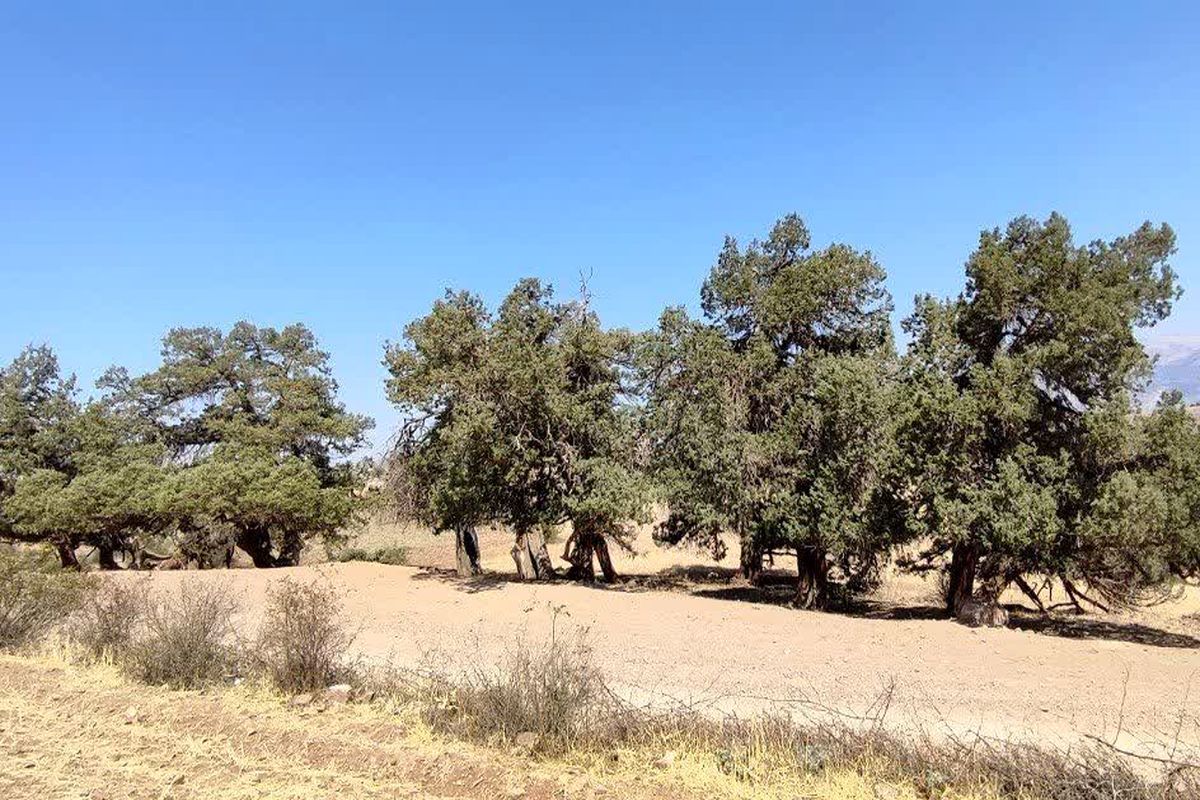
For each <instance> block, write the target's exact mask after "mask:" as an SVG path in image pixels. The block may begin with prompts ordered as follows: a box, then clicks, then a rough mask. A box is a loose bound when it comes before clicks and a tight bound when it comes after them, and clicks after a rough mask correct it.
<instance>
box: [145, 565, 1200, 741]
mask: <svg viewBox="0 0 1200 800" xmlns="http://www.w3.org/2000/svg"><path fill="white" fill-rule="evenodd" d="M285 576H286V577H292V578H296V579H302V580H308V579H312V578H316V577H318V576H323V577H324V578H325V579H328V580H330V581H332V582H333V583H334V584H335V585H336V586H338V587H339V588H340V589H341V590H342V591H343V592H344V596H345V602H346V608H347V611H348V613H349V615H350V617H351V618H352V619H353V620H355V621H356V623H357V624H359V625H361V628H360V631H359V635H358V638H357V641H356V643H355V648H356V650H357V652H359V653H360V654H362V655H364V656H367V657H370V658H372V659H376V660H389V661H392V662H394V663H397V664H400V665H405V666H420V665H429V664H430V663H432V664H435V665H437V666H440V667H443V668H450V669H454V668H459V667H462V666H464V665H466V664H467V663H471V662H474V663H484V664H491V663H495V662H496V661H497V660H498V659H500V658H501V657H502V656H503V654H504V653H505V651H506V650H508V649H510V648H511V647H512V646H513V643H514V641H515V640H517V639H518V638H520V637H522V636H525V637H528V638H530V639H534V640H536V639H543V638H545V637H546V636H548V635H549V632H550V629H551V624H552V620H553V619H555V618H556V621H555V623H554V624H555V626H556V627H557V630H558V632H559V635H574V634H576V633H578V634H580V635H583V636H585V637H586V640H587V641H588V643H589V644H590V645H591V647H592V648H593V650H594V653H595V659H596V661H597V664H598V665H599V666H600V668H601V669H602V670H603V671H604V673H605V674H606V675H607V677H608V678H609V680H610V681H611V682H612V684H613V685H614V686H615V687H616V688H617V689H618V690H619V691H621V692H623V693H624V694H625V695H626V696H627V697H630V698H632V699H635V700H638V701H646V702H656V703H672V702H682V703H687V704H692V705H700V706H702V707H704V708H706V709H708V710H710V711H713V712H736V713H739V714H751V713H755V712H758V711H762V710H766V709H779V708H786V709H788V710H790V711H792V712H793V713H796V714H807V715H817V716H819V715H821V714H826V713H831V710H832V711H835V712H837V713H845V714H865V713H870V710H871V708H872V707H873V706H876V704H877V703H878V702H879V700H880V698H881V696H884V695H886V696H887V698H888V702H889V711H888V720H889V721H890V722H891V723H892V724H895V725H898V726H905V725H908V726H913V725H920V726H922V727H924V728H926V729H927V730H931V731H933V732H937V731H938V730H954V731H962V730H979V731H981V732H983V733H985V734H988V735H993V736H997V737H1016V738H1034V739H1037V740H1039V741H1042V742H1048V743H1058V744H1069V743H1071V742H1073V741H1076V740H1077V739H1078V737H1080V736H1081V735H1088V734H1090V735H1095V736H1099V737H1101V738H1103V739H1105V740H1108V741H1117V742H1118V743H1119V744H1120V745H1121V746H1123V747H1127V748H1130V749H1135V750H1142V751H1145V752H1148V753H1159V754H1161V753H1163V752H1165V751H1169V750H1170V749H1171V748H1172V747H1176V743H1177V742H1178V747H1176V750H1177V752H1184V751H1186V752H1190V753H1195V752H1198V751H1200V650H1198V649H1194V648H1188V647H1163V646H1153V645H1149V644H1139V643H1134V642H1126V641H1110V640H1105V639H1069V638H1063V637H1058V636H1052V635H1048V634H1044V633H1033V632H1029V631H1020V630H973V629H969V628H965V627H963V626H961V625H957V624H955V623H952V622H948V621H945V620H922V619H912V620H893V619H869V618H858V617H848V616H843V615H836V614H823V613H815V612H802V611H796V610H793V609H790V608H783V607H776V606H769V605H758V604H751V603H739V602H731V601H729V600H720V599H710V598H704V597H696V596H691V595H688V594H683V593H675V592H661V591H621V590H609V589H601V588H588V587H583V586H576V585H569V584H549V585H524V584H517V583H511V582H507V581H497V580H488V579H482V580H476V581H459V580H457V579H453V578H448V577H446V576H445V575H442V574H438V573H430V572H426V571H422V570H418V569H414V568H409V567H390V566H382V565H378V564H341V565H327V566H322V567H300V568H296V569H292V570H274V571H256V570H233V571H229V572H218V571H214V572H206V573H176V574H164V573H159V574H157V575H156V576H155V577H154V580H155V581H156V582H157V583H158V584H160V585H167V584H171V583H173V582H177V581H180V580H203V581H213V582H217V583H220V584H222V585H225V586H227V587H228V589H229V591H231V592H234V593H236V594H238V595H240V596H241V598H242V600H243V601H244V604H245V606H246V608H248V609H254V608H257V607H259V606H260V605H261V603H260V600H261V598H262V596H263V593H264V591H265V589H266V586H267V584H268V583H269V582H270V581H274V580H279V579H281V578H283V577H285ZM125 577H126V576H122V578H125ZM253 615H254V612H253V611H248V612H247V616H246V618H245V619H244V620H243V625H244V626H245V627H246V628H247V629H248V630H249V629H252V628H253V626H254V625H255V624H256V621H255V619H253ZM1180 748H1182V750H1180Z"/></svg>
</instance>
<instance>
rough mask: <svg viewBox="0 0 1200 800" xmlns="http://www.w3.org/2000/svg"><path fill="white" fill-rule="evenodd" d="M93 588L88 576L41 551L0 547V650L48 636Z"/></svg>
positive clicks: (32, 642) (16, 646) (31, 642)
mask: <svg viewBox="0 0 1200 800" xmlns="http://www.w3.org/2000/svg"><path fill="white" fill-rule="evenodd" d="M94 589H95V583H94V581H93V580H92V579H90V578H89V577H88V576H86V575H82V574H80V573H78V572H70V571H66V570H63V569H60V568H59V567H58V565H57V564H55V563H54V562H53V561H51V560H50V559H49V558H47V557H46V556H45V555H44V554H42V553H35V552H31V551H25V550H18V549H16V548H12V547H0V650H14V649H17V648H20V647H25V646H27V645H31V644H34V643H36V642H37V641H39V640H40V639H42V638H44V637H46V636H47V635H49V634H50V633H51V632H52V631H53V630H54V629H55V628H57V627H58V626H59V625H61V624H62V623H63V622H65V621H66V620H67V618H68V617H70V616H71V614H72V613H74V612H75V611H76V609H78V608H79V607H80V606H81V605H82V604H83V603H84V602H85V600H86V599H87V597H88V595H89V594H90V593H91V592H92V591H94Z"/></svg>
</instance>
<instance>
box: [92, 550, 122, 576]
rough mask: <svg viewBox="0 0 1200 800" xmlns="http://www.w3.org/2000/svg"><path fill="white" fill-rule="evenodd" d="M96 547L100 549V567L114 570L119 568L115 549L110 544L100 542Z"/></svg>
mask: <svg viewBox="0 0 1200 800" xmlns="http://www.w3.org/2000/svg"><path fill="white" fill-rule="evenodd" d="M97 549H98V550H99V551H100V569H103V570H115V569H120V568H121V567H120V565H119V564H117V558H116V554H115V551H114V550H113V548H112V547H111V546H110V545H104V544H102V545H100V546H99V548H97Z"/></svg>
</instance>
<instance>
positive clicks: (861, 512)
mask: <svg viewBox="0 0 1200 800" xmlns="http://www.w3.org/2000/svg"><path fill="white" fill-rule="evenodd" d="M883 278H884V273H883V270H882V268H881V267H880V266H879V265H878V264H877V263H876V262H875V260H874V259H873V258H872V256H871V255H870V254H869V253H860V252H857V251H855V250H853V249H852V248H849V247H847V246H845V245H831V246H830V247H828V248H825V249H823V250H817V251H813V250H811V249H810V237H809V233H808V230H807V228H805V226H804V224H803V222H801V220H800V219H799V218H798V217H796V216H789V217H785V218H784V219H782V220H780V221H779V222H778V223H776V225H775V227H774V228H773V229H772V231H771V235H770V236H769V237H768V239H767V240H766V241H765V242H758V241H755V242H752V243H751V244H750V246H749V247H747V248H746V249H745V250H742V249H740V248H739V247H738V245H737V243H736V242H735V241H734V240H732V239H727V240H726V243H725V246H724V248H723V249H722V251H721V253H720V255H719V256H718V259H717V263H716V265H715V266H714V267H713V269H712V271H711V273H710V275H709V277H708V280H707V281H706V282H705V284H704V287H703V290H702V292H701V299H702V305H703V309H704V313H705V316H706V318H707V321H706V322H699V321H694V320H691V319H689V318H688V316H687V315H686V314H685V313H684V312H683V311H682V310H678V309H672V310H668V311H667V312H666V313H665V314H664V315H663V317H662V319H661V320H660V324H659V328H658V330H657V331H656V332H655V333H653V334H651V335H649V336H648V337H646V339H645V340H644V342H643V343H642V347H641V348H640V366H641V373H642V375H643V379H644V382H645V391H646V394H647V396H648V407H647V413H646V425H647V430H648V431H649V432H650V435H651V439H652V449H653V452H654V461H655V467H656V474H657V475H658V477H659V479H660V482H661V483H662V485H663V487H664V488H665V491H666V495H667V499H668V503H669V505H670V516H669V518H668V519H667V521H666V522H665V523H664V524H663V526H662V527H661V528H660V530H659V537H660V538H661V539H663V540H665V541H669V542H678V541H682V540H688V541H692V542H695V543H700V544H704V545H707V546H709V547H710V548H711V549H712V550H713V551H714V552H715V554H716V555H718V556H720V555H721V554H722V550H723V545H722V541H721V539H720V534H721V532H722V531H733V532H735V533H737V534H738V536H739V537H740V539H741V541H742V556H743V569H744V570H745V571H746V573H747V574H748V575H749V576H751V577H753V576H754V575H755V574H756V573H757V570H758V569H759V568H760V567H761V558H762V553H763V552H764V551H766V550H777V549H788V550H792V551H794V552H796V553H797V557H798V559H799V562H800V572H801V586H800V591H799V594H798V601H799V602H800V603H801V604H803V605H819V604H823V603H824V602H826V601H827V600H828V588H829V587H828V585H827V583H828V578H829V576H830V573H831V571H836V572H838V573H840V575H841V577H842V579H843V580H844V582H845V583H846V584H847V585H848V586H849V588H851V589H856V588H861V587H862V586H865V585H867V584H869V583H870V582H871V580H872V579H873V577H874V575H875V571H876V567H877V566H878V564H879V559H880V556H881V555H883V554H885V553H886V551H887V548H888V545H889V544H890V539H889V535H890V530H891V525H890V521H889V519H888V513H887V511H888V504H887V503H886V502H885V498H884V497H883V496H882V495H881V493H880V490H881V486H882V480H881V475H882V473H883V469H884V467H885V465H886V463H887V459H888V454H889V447H890V443H891V439H890V436H889V419H890V417H891V409H890V406H891V404H892V402H893V393H892V391H891V373H892V366H891V365H892V355H891V354H892V346H891V335H890V328H889V321H888V315H889V313H890V309H891V303H890V299H889V297H888V295H887V293H886V291H885V290H884V288H883Z"/></svg>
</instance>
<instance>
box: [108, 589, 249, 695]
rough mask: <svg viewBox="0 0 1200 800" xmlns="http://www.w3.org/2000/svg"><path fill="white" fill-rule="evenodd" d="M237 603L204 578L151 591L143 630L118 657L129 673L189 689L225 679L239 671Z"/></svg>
mask: <svg viewBox="0 0 1200 800" xmlns="http://www.w3.org/2000/svg"><path fill="white" fill-rule="evenodd" d="M237 608H238V604H237V601H236V600H234V599H232V598H230V597H228V596H227V595H225V594H224V593H223V592H221V591H220V590H219V589H218V588H216V587H214V586H210V585H208V584H203V583H185V584H181V585H180V586H179V589H178V590H177V591H175V592H166V593H162V594H158V595H152V596H151V597H150V599H149V602H148V603H147V605H146V607H145V619H144V621H143V622H142V624H141V625H140V626H139V627H140V631H139V632H138V633H137V634H136V635H135V636H134V637H133V638H132V639H131V640H130V641H129V642H128V644H127V646H126V647H125V648H124V651H123V652H120V653H119V654H118V656H117V660H118V662H119V663H120V665H121V666H122V668H123V669H125V670H126V671H127V672H128V673H129V674H130V676H132V677H133V678H135V679H137V680H139V681H141V682H142V683H148V684H151V685H156V686H157V685H166V686H169V687H171V688H173V689H184V688H188V689H190V688H197V687H201V686H207V685H211V684H214V683H219V682H221V681H224V680H226V679H228V678H230V677H232V675H233V674H235V673H236V671H237V665H238V657H237V648H236V645H235V642H234V631H233V626H232V623H231V621H230V618H231V617H232V616H233V614H234V613H235V612H236V611H237Z"/></svg>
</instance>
